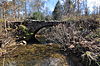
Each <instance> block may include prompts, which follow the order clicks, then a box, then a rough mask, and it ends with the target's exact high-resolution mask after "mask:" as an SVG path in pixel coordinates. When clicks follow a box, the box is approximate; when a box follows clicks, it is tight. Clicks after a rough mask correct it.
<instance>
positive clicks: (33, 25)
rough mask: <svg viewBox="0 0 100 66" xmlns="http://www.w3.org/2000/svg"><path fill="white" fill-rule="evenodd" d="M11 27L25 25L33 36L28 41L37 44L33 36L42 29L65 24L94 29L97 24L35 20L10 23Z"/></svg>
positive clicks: (92, 22) (81, 21)
mask: <svg viewBox="0 0 100 66" xmlns="http://www.w3.org/2000/svg"><path fill="white" fill-rule="evenodd" d="M10 23H11V27H12V28H15V27H16V26H18V25H20V24H23V25H25V26H26V27H27V28H28V29H29V30H30V31H31V32H33V33H34V34H33V35H32V38H31V39H30V41H34V42H38V41H37V39H36V38H35V34H36V33H37V32H38V31H39V30H40V29H42V28H44V27H50V26H56V25H58V24H66V26H68V27H69V26H70V25H72V24H73V23H75V24H76V26H78V25H79V24H81V25H83V26H84V27H85V28H87V29H94V28H96V25H97V22H94V21H91V20H90V21H89V20H86V21H85V20H80V21H62V22H61V21H37V20H26V21H23V22H10Z"/></svg>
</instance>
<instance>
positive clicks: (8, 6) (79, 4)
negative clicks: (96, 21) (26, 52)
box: [0, 0, 100, 22]
mask: <svg viewBox="0 0 100 66" xmlns="http://www.w3.org/2000/svg"><path fill="white" fill-rule="evenodd" d="M48 1H49V0H47V1H46V0H0V22H1V21H3V20H7V21H19V20H23V19H26V18H33V19H34V20H59V19H60V20H63V19H65V20H66V19H67V17H69V16H71V17H72V16H90V15H99V14H100V6H95V5H94V6H93V10H92V12H91V10H89V6H87V4H88V1H87V0H58V1H57V3H56V5H55V6H54V7H55V8H54V11H53V12H52V11H50V10H49V8H50V6H48V5H46V3H47V2H48Z"/></svg>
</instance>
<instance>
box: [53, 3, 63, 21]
mask: <svg viewBox="0 0 100 66" xmlns="http://www.w3.org/2000/svg"><path fill="white" fill-rule="evenodd" d="M61 9H62V6H61V4H60V2H59V1H58V2H57V4H56V6H55V8H54V11H53V19H54V20H61V15H62V13H61V12H62V10H61Z"/></svg>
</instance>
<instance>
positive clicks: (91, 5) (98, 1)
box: [45, 0, 100, 12]
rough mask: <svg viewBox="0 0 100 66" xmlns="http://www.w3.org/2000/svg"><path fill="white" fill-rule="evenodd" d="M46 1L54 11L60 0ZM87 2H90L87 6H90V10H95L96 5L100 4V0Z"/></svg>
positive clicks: (88, 0)
mask: <svg viewBox="0 0 100 66" xmlns="http://www.w3.org/2000/svg"><path fill="white" fill-rule="evenodd" d="M45 1H47V3H46V6H47V7H48V8H49V10H50V11H53V10H54V6H55V5H56V3H57V1H58V0H49V1H48V0H45ZM80 1H82V0H80ZM87 2H88V3H87V6H88V8H89V10H90V12H92V11H93V10H94V9H93V7H94V6H100V0H87Z"/></svg>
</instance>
